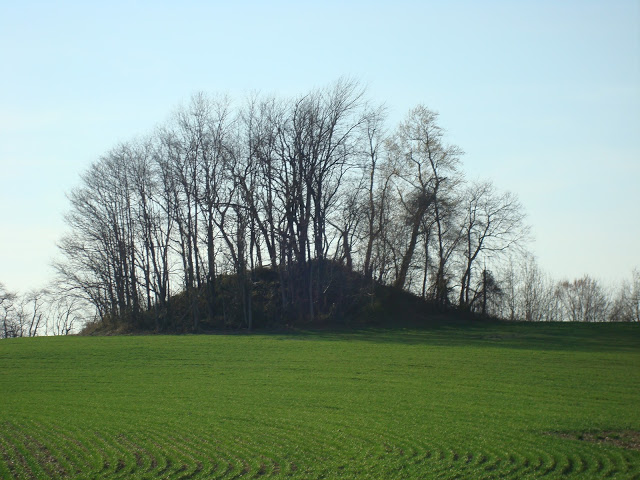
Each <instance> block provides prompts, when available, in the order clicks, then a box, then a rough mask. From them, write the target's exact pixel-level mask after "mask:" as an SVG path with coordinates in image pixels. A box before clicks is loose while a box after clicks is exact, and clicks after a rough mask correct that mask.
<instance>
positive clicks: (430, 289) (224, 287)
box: [0, 79, 640, 337]
mask: <svg viewBox="0 0 640 480" xmlns="http://www.w3.org/2000/svg"><path fill="white" fill-rule="evenodd" d="M462 156H463V152H462V150H461V148H460V147H458V146H456V145H452V144H449V143H448V142H447V141H446V136H445V131H444V130H443V128H442V127H441V125H439V123H438V114H437V113H435V112H434V111H432V110H429V109H428V108H426V107H425V106H422V105H419V106H417V107H415V108H414V109H412V110H411V111H410V112H409V113H408V114H407V115H406V117H405V119H404V120H403V121H402V122H401V123H400V124H399V125H398V126H396V127H395V128H391V127H389V126H388V125H387V118H386V112H385V108H384V107H382V106H378V105H373V104H371V102H369V101H368V99H367V98H366V97H365V92H364V91H363V89H362V88H361V87H360V85H359V84H358V83H356V82H352V81H349V80H344V79H342V80H339V81H337V82H335V83H334V84H332V85H330V86H328V87H326V88H321V89H317V90H313V91H310V92H308V93H306V94H304V95H300V96H298V97H294V98H277V97H272V96H260V95H254V96H251V97H249V98H247V99H245V100H243V101H242V102H240V104H235V103H233V102H232V101H231V100H230V99H229V98H227V97H225V96H210V95H207V94H204V93H199V94H196V95H194V96H193V97H192V98H191V99H190V101H189V103H188V104H187V105H185V106H183V107H182V108H180V109H178V110H177V111H176V112H175V113H174V114H173V115H172V116H171V118H170V120H169V121H167V122H165V123H164V124H163V125H161V126H159V127H157V128H156V129H155V130H154V131H153V133H151V134H149V135H148V136H146V137H144V138H139V139H136V140H132V141H130V142H126V143H121V144H119V145H116V146H114V147H113V149H111V150H110V151H108V152H106V153H105V154H104V155H103V156H102V157H101V158H99V159H97V160H96V161H95V162H93V163H92V164H91V165H90V166H89V168H88V169H87V171H86V172H84V174H83V175H82V177H81V182H80V185H79V186H78V187H77V188H76V189H74V190H73V191H72V192H70V194H69V202H70V210H69V212H68V214H67V216H66V222H67V225H68V233H67V234H66V235H65V236H64V237H63V238H62V239H61V241H60V242H59V247H60V251H61V253H62V259H61V260H60V261H58V262H57V263H56V270H57V276H58V278H57V283H56V287H55V291H56V294H55V295H49V297H51V299H50V300H47V304H48V305H49V308H48V309H47V312H48V313H47V315H49V316H50V317H51V318H57V319H58V320H57V323H56V321H53V323H52V321H48V322H47V325H50V324H51V325H54V324H55V325H58V327H56V328H57V333H69V331H70V329H71V328H72V327H73V323H74V322H76V323H77V318H76V317H77V315H79V312H80V311H83V312H84V314H85V315H86V314H87V312H91V315H95V317H96V318H97V319H98V320H99V321H101V322H109V321H115V319H117V320H118V321H120V322H126V323H127V324H128V325H130V326H132V327H133V328H154V329H156V330H158V331H161V330H167V329H170V330H176V329H180V330H192V331H198V330H199V329H200V328H201V326H202V325H203V322H204V324H206V325H207V326H211V325H217V326H235V327H244V328H249V329H251V328H252V327H253V326H254V325H255V322H256V320H257V319H256V318H254V317H255V315H256V312H257V311H258V310H260V311H262V312H270V313H271V316H272V317H273V318H271V321H273V322H281V323H287V324H296V323H303V324H308V323H321V322H324V321H327V320H330V319H331V317H332V315H334V314H336V312H338V311H340V310H341V308H342V307H341V302H342V303H343V304H347V303H349V302H355V301H359V300H358V299H360V300H362V299H366V298H368V297H371V296H373V295H374V293H375V289H376V286H384V285H386V286H389V287H393V288H396V289H404V290H406V291H408V292H411V293H413V294H415V295H417V296H419V297H422V298H423V299H424V300H426V301H428V302H429V303H430V304H431V305H433V306H434V307H436V308H442V309H446V308H457V309H461V310H464V311H469V312H476V313H480V314H490V315H494V316H498V317H501V318H507V319H514V320H515V319H522V320H534V321H539V320H576V321H594V320H606V319H609V318H611V316H612V315H613V313H612V312H615V317H616V318H620V319H625V320H634V321H638V307H639V304H640V301H639V299H638V296H639V290H640V281H639V279H638V273H637V271H636V272H635V273H634V277H633V281H632V282H631V283H629V284H627V285H625V286H624V287H623V288H622V289H621V290H620V292H621V293H620V294H619V295H617V296H616V299H615V301H612V300H610V297H611V295H608V294H605V292H604V290H603V289H602V287H601V286H600V285H599V284H598V283H597V282H595V281H594V280H592V279H590V278H589V277H584V278H582V279H580V280H576V281H574V282H563V283H558V284H555V283H552V282H550V281H549V280H548V279H546V278H545V277H544V276H543V274H542V273H541V272H540V271H539V269H538V268H537V266H536V265H535V262H534V261H533V260H531V259H527V256H526V254H525V248H524V247H526V242H527V238H528V234H529V227H528V226H527V225H526V223H525V217H524V212H523V209H522V206H521V205H520V203H519V201H518V199H517V197H516V196H515V195H513V194H512V193H508V192H502V191H500V190H499V189H498V188H497V187H496V186H494V185H493V184H492V183H491V182H487V181H469V180H467V179H466V178H465V175H464V172H463V170H462ZM349 278H351V279H357V282H356V283H357V288H355V289H354V287H353V286H349V285H348V284H347V283H345V282H347V279H349ZM265 285H268V286H269V287H268V288H267V287H265ZM0 293H1V295H0V301H1V302H2V303H0V308H1V309H3V310H2V311H3V312H4V314H2V313H0V315H3V318H4V319H5V321H4V330H3V336H5V337H6V336H16V335H17V336H20V335H27V334H28V335H31V334H34V335H35V334H36V333H37V332H38V328H39V324H38V321H37V318H38V315H39V313H40V312H41V311H42V305H44V298H45V296H44V294H43V295H40V297H41V298H36V297H37V294H33V295H36V297H33V296H32V297H30V298H28V299H27V298H24V299H23V302H22V304H24V305H29V314H28V315H27V314H26V313H23V314H21V315H22V316H20V315H17V314H16V313H15V312H17V310H18V307H17V306H16V305H17V300H16V299H17V296H16V295H14V294H11V293H10V292H7V291H5V289H4V288H3V289H2V290H1V291H0ZM255 302H260V303H261V305H260V306H259V307H258V306H257V305H256V304H255ZM634 302H635V303H634ZM23 310H24V308H23ZM11 312H13V313H11ZM10 318H13V319H14V321H13V322H9V321H8V320H7V319H10ZM17 318H20V320H19V321H17V320H15V319H17ZM261 321H262V322H263V323H264V319H262V320H261ZM10 325H13V326H10ZM10 328H14V330H11V331H10ZM15 328H17V329H18V330H15ZM67 328H69V330H66V331H65V329H67Z"/></svg>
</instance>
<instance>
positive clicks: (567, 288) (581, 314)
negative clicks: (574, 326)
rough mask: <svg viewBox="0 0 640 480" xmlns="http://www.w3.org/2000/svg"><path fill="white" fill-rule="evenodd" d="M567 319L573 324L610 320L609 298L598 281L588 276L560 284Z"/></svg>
mask: <svg viewBox="0 0 640 480" xmlns="http://www.w3.org/2000/svg"><path fill="white" fill-rule="evenodd" d="M558 290H559V295H560V298H561V302H562V306H563V309H564V314H565V317H566V319H567V320H568V321H571V322H602V321H605V320H607V318H608V310H609V298H608V296H607V294H606V292H605V291H604V289H603V288H602V286H601V285H600V283H598V281H597V280H595V279H593V278H591V277H589V276H588V275H585V276H583V277H582V278H579V279H576V280H574V281H573V282H568V281H563V282H560V283H559V284H558Z"/></svg>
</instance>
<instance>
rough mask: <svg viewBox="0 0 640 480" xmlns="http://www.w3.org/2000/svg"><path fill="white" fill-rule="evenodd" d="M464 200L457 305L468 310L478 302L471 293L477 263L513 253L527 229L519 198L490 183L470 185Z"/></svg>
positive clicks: (474, 294)
mask: <svg viewBox="0 0 640 480" xmlns="http://www.w3.org/2000/svg"><path fill="white" fill-rule="evenodd" d="M462 198H463V200H462V201H463V205H462V206H463V211H464V217H462V220H463V222H464V223H463V228H462V242H461V247H462V257H463V269H462V278H461V279H460V296H459V302H458V305H459V306H460V308H462V309H469V308H471V307H472V306H473V303H474V302H475V301H476V300H477V299H478V297H477V291H476V292H473V291H472V290H473V289H472V285H473V278H472V277H473V269H474V265H475V264H476V262H477V260H478V259H479V258H483V259H484V260H485V261H486V260H487V259H491V260H492V259H495V258H496V257H499V256H501V255H503V254H505V253H506V252H508V251H510V250H512V249H513V247H515V246H518V245H519V243H520V242H521V241H523V240H524V239H525V237H526V235H527V233H528V227H527V226H526V225H525V224H524V213H523V211H522V207H521V205H520V203H519V202H518V200H517V199H516V197H515V196H514V195H513V194H511V193H504V194H499V193H498V192H497V191H496V189H495V187H494V186H493V184H491V183H489V182H482V183H473V184H471V185H469V186H468V187H467V188H466V191H465V193H464V195H463V197H462ZM485 290H486V289H485Z"/></svg>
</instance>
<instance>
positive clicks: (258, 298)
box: [83, 261, 480, 334]
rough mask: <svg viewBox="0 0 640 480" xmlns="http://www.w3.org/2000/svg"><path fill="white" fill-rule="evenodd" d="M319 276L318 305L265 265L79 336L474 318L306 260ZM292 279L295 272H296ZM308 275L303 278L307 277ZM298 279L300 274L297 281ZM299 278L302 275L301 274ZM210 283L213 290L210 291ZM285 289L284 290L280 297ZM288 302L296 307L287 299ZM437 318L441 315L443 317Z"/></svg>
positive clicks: (99, 322) (220, 278) (107, 319)
mask: <svg viewBox="0 0 640 480" xmlns="http://www.w3.org/2000/svg"><path fill="white" fill-rule="evenodd" d="M310 267H311V269H312V270H313V269H315V270H318V273H320V274H321V277H318V278H322V280H323V281H322V282H321V284H320V286H321V287H322V296H320V297H319V298H320V299H321V301H313V303H312V304H311V301H312V299H313V291H311V292H310V291H309V288H308V286H307V288H305V285H301V284H300V283H299V282H291V281H289V279H287V278H283V275H286V272H282V271H280V272H279V271H277V270H273V269H271V268H269V267H262V268H257V269H255V270H254V271H251V272H246V274H245V275H238V274H224V275H219V276H218V277H216V278H215V279H213V280H212V281H211V282H210V284H206V285H205V284H203V285H201V286H200V287H196V288H193V289H189V290H183V291H182V292H180V293H177V294H175V295H172V296H171V297H169V300H168V301H167V302H166V303H165V304H164V305H160V304H157V305H152V306H151V308H149V309H146V310H144V311H141V312H139V313H137V314H135V313H134V312H126V313H124V314H122V315H119V316H105V317H104V318H103V319H99V320H96V321H95V322H93V323H89V324H87V326H86V327H85V329H84V331H83V333H84V334H118V333H144V332H149V333H151V332H154V333H209V332H212V331H229V330H233V331H238V330H265V329H268V330H274V329H275V330H281V329H295V328H308V327H363V326H394V325H396V326H398V325H406V326H424V325H429V324H433V323H434V322H439V321H442V320H443V319H444V318H445V317H446V321H453V322H455V321H457V320H461V319H469V318H474V317H475V318H480V316H479V315H475V316H474V315H473V314H463V313H462V312H460V311H459V310H454V309H447V308H443V307H442V306H440V305H437V304H435V303H434V302H430V301H427V300H425V299H423V298H421V297H419V296H417V295H414V294H413V293H411V292H407V291H406V290H403V289H400V288H397V287H394V286H389V285H384V284H382V283H379V282H376V281H375V280H368V279H366V278H365V277H364V276H363V275H362V274H361V273H359V272H356V271H352V270H349V269H348V268H346V267H345V266H344V265H342V264H341V263H339V262H334V261H325V262H324V263H323V265H320V264H319V262H312V263H311V264H310ZM298 273H300V272H298ZM307 275H308V274H307ZM301 276H303V275H301ZM304 276H306V275H304ZM211 285H213V288H210V286H211ZM284 289H287V291H284ZM290 298H295V299H296V301H290V300H289V299H290ZM443 314H444V315H443Z"/></svg>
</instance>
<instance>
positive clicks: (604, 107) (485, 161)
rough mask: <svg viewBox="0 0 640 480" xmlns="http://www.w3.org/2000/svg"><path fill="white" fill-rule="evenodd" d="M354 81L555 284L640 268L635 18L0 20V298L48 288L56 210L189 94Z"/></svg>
mask: <svg viewBox="0 0 640 480" xmlns="http://www.w3.org/2000/svg"><path fill="white" fill-rule="evenodd" d="M342 76H347V77H350V78H355V79H357V80H358V81H360V82H361V83H362V84H363V85H365V86H366V87H367V95H368V98H369V99H371V101H373V102H379V103H385V104H386V106H387V108H388V111H389V125H395V124H396V123H397V122H398V121H400V120H401V119H402V118H403V116H404V115H405V114H406V113H407V111H408V110H409V109H411V108H413V107H414V106H416V105H418V104H424V105H426V106H427V107H429V108H430V109H432V110H435V111H437V112H439V113H440V117H439V118H440V124H441V126H442V127H444V128H445V129H446V131H447V139H448V141H449V142H451V143H454V144H456V145H458V146H460V147H461V148H462V149H463V150H464V151H465V156H464V158H463V164H464V171H465V172H466V175H467V177H468V178H469V179H471V180H473V179H482V180H485V179H486V180H492V181H493V182H494V184H495V185H496V186H497V187H498V188H499V189H501V190H508V191H511V192H513V193H515V194H517V195H518V197H519V199H520V201H521V203H522V205H523V207H524V210H525V211H526V213H527V219H528V223H529V224H530V225H531V227H532V232H533V240H532V242H531V244H530V250H531V251H532V253H533V254H534V255H535V256H536V258H537V259H538V262H539V264H540V266H541V267H542V269H543V270H545V271H546V272H547V273H548V274H549V275H551V276H552V277H554V278H557V279H573V278H577V277H580V276H582V275H585V274H588V275H590V276H592V277H594V278H596V279H599V280H601V281H602V282H604V283H607V284H612V283H616V282H619V281H621V280H622V279H624V278H627V277H629V276H630V273H631V270H632V269H633V268H634V267H640V248H639V247H640V213H639V212H638V210H639V207H640V2H639V1H637V0H635V1H618V0H606V1H588V0H581V1H557V0H554V1H540V0H536V1H525V0H523V1H517V2H514V1H504V2H497V1H484V2H475V1H469V2H462V1H438V2H430V1H402V0H396V1H393V2H391V1H387V2H380V1H351V2H350V1H346V0H343V1H333V0H328V1H326V0H325V1H306V2H305V1H302V0H298V1H270V2H259V1H241V0H238V1H234V2H222V1H220V2H216V1H201V2H198V1H188V0H186V1H180V2H163V1H149V2H141V1H138V2H136V1H117V0H116V1H110V2H86V1H78V2H69V1H67V2H65V1H57V2H48V1H46V2H45V1H42V2H36V1H29V0H25V1H20V2H17V1H16V2H12V1H4V2H0V282H2V283H4V284H5V286H6V287H7V288H9V289H10V290H14V291H15V290H17V291H22V292H25V291H27V290H29V289H32V288H39V287H42V286H44V285H45V284H46V283H47V281H49V280H50V279H51V277H52V275H53V270H52V268H51V263H52V261H53V259H54V258H55V257H56V255H57V248H56V242H57V241H58V239H59V238H60V237H61V236H62V234H63V232H64V230H65V225H64V214H65V212H66V211H67V209H68V206H69V205H68V201H67V199H66V194H67V193H68V192H69V191H70V190H71V189H73V188H74V187H76V186H78V185H79V184H80V175H81V173H82V172H83V171H84V170H85V169H87V168H88V166H89V165H90V164H91V163H92V162H93V161H95V160H96V159H97V158H98V157H99V156H100V155H102V154H104V153H106V152H107V151H108V150H109V149H110V148H112V147H114V146H115V145H116V144H117V143H118V142H122V141H127V140H131V139H134V138H135V137H139V136H143V135H146V134H148V133H150V132H151V131H152V130H153V128H154V127H155V126H156V125H158V124H160V123H162V122H163V121H165V120H166V119H167V118H168V117H169V115H170V114H171V113H172V112H173V111H174V110H175V109H176V108H177V107H178V106H179V105H181V104H184V103H185V102H186V101H187V100H188V98H189V97H190V96H191V95H192V94H194V93H196V92H199V91H204V92H208V93H212V94H215V93H223V94H228V95H230V96H231V97H232V98H234V99H237V100H238V101H241V100H242V99H243V98H244V97H246V96H247V95H248V94H250V93H252V92H256V91H260V92H264V93H269V94H276V95H279V96H295V95H299V94H302V93H305V92H307V91H309V90H311V89H313V88H316V87H323V86H326V85H328V84H330V83H332V82H334V81H335V80H337V79H338V78H339V77H342Z"/></svg>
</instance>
